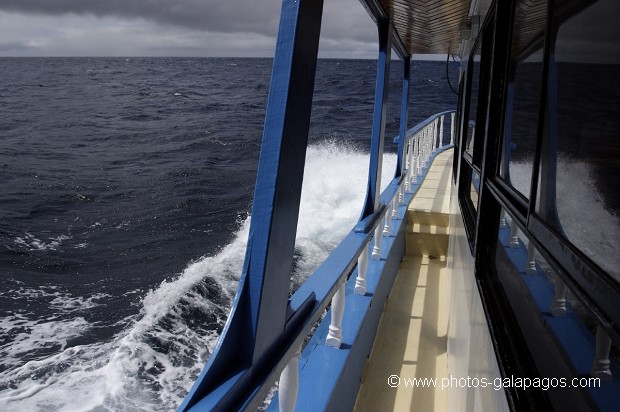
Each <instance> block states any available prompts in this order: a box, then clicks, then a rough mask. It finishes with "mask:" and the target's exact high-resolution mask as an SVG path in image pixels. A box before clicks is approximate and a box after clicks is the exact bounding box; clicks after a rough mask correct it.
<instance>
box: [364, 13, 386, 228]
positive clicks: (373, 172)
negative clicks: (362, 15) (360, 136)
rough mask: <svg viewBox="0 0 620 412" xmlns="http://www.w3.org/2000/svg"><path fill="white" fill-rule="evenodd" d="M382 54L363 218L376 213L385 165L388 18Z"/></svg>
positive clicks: (381, 37)
mask: <svg viewBox="0 0 620 412" xmlns="http://www.w3.org/2000/svg"><path fill="white" fill-rule="evenodd" d="M377 27H378V29H379V58H378V61H377V81H376V84H375V106H374V112H373V118H372V137H371V141H370V167H369V171H368V187H367V189H366V201H365V204H364V209H363V210H362V215H361V217H360V221H361V220H364V219H366V218H367V217H369V216H371V215H373V214H375V213H376V212H377V211H378V210H379V208H380V205H379V192H380V189H381V168H382V165H383V139H384V137H385V117H386V106H387V97H388V84H389V80H390V54H391V50H392V23H391V22H390V21H389V20H382V21H380V22H378V24H377Z"/></svg>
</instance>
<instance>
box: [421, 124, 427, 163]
mask: <svg viewBox="0 0 620 412" xmlns="http://www.w3.org/2000/svg"><path fill="white" fill-rule="evenodd" d="M427 141H428V127H427V128H425V129H424V130H423V131H422V139H421V140H420V159H421V160H422V169H424V168H425V167H426V145H427Z"/></svg>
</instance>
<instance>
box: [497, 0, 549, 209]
mask: <svg viewBox="0 0 620 412" xmlns="http://www.w3.org/2000/svg"><path fill="white" fill-rule="evenodd" d="M545 22H546V2H545V1H535V2H527V3H525V2H523V3H518V4H517V6H516V8H515V20H514V25H513V28H512V36H511V39H512V42H511V43H512V44H511V50H510V63H509V69H508V90H507V93H506V107H505V113H504V114H505V122H504V141H503V145H502V149H503V150H502V159H501V166H500V176H501V177H502V178H503V179H504V181H505V182H506V183H508V184H509V185H511V186H512V187H513V188H514V189H516V190H517V191H518V192H519V193H520V194H521V195H523V196H524V197H527V198H529V196H530V186H531V179H532V165H533V163H534V154H535V151H536V139H537V134H538V133H537V130H538V117H539V111H540V105H539V100H540V94H541V87H542V79H543V36H544V33H545V30H544V29H545Z"/></svg>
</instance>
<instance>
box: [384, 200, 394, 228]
mask: <svg viewBox="0 0 620 412" xmlns="http://www.w3.org/2000/svg"><path fill="white" fill-rule="evenodd" d="M383 221H384V224H383V236H390V235H391V234H392V202H390V204H389V205H388V207H387V209H386V210H385V217H384V218H383Z"/></svg>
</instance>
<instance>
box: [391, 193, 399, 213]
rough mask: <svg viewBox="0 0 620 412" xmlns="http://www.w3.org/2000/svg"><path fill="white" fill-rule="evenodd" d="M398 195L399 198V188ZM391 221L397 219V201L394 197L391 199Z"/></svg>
mask: <svg viewBox="0 0 620 412" xmlns="http://www.w3.org/2000/svg"><path fill="white" fill-rule="evenodd" d="M398 194H399V196H400V187H399V188H398ZM392 219H398V199H397V198H396V197H394V199H392Z"/></svg>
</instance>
